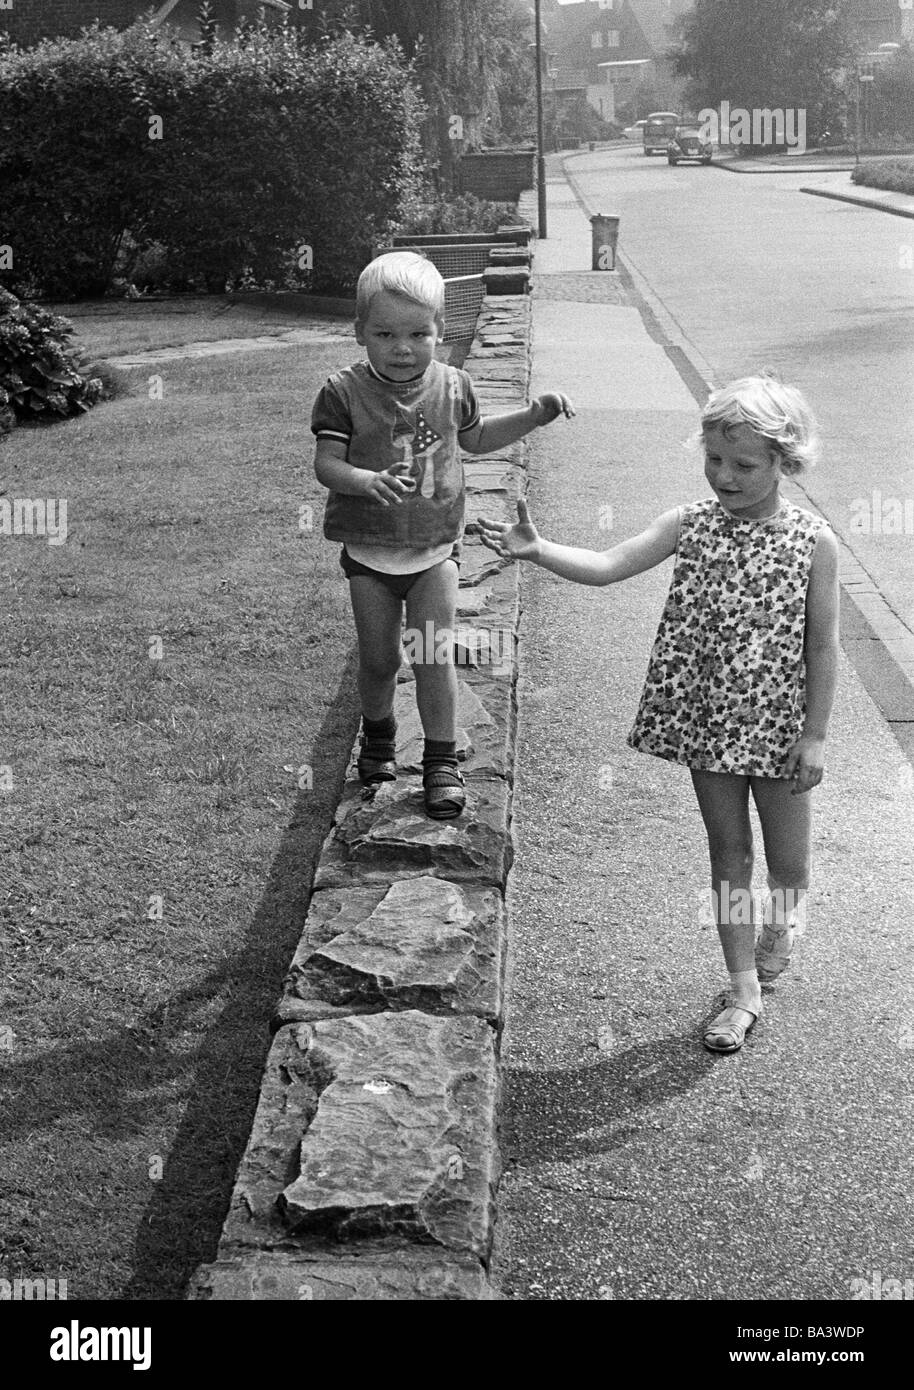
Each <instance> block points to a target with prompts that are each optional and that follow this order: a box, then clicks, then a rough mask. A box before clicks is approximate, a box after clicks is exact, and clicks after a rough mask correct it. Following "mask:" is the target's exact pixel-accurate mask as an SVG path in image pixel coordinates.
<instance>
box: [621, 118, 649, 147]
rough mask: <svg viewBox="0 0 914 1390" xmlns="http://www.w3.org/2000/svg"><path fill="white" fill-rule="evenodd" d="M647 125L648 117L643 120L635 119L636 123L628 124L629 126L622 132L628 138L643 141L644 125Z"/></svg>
mask: <svg viewBox="0 0 914 1390" xmlns="http://www.w3.org/2000/svg"><path fill="white" fill-rule="evenodd" d="M646 125H647V120H646V119H645V120H643V121H635V124H634V125H627V126H626V127H625V129H624V130H623V132H622V134H623V136H624V137H625V139H626V140H637V141H638V142H639V143H640V141H641V132H642V130H643V129H644V127H645V126H646Z"/></svg>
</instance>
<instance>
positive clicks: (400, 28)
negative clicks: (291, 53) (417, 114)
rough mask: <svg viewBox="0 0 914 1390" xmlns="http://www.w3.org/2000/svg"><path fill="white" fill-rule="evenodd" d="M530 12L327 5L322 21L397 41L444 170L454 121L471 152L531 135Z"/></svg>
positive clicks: (336, 0) (435, 2)
mask: <svg viewBox="0 0 914 1390" xmlns="http://www.w3.org/2000/svg"><path fill="white" fill-rule="evenodd" d="M529 10H530V6H529V5H528V4H526V3H525V0H323V3H322V5H321V8H320V15H319V17H317V22H319V23H320V24H321V25H322V26H328V27H331V28H333V27H340V26H348V27H354V28H365V27H367V28H368V29H370V31H371V32H372V33H373V34H374V35H376V36H377V37H379V38H389V37H396V39H397V40H398V41H399V43H400V44H401V45H402V47H403V51H404V53H405V55H406V57H407V58H408V59H409V60H411V61H412V62H413V63H414V64H415V70H416V73H417V76H418V79H419V82H420V85H421V88H422V93H423V96H424V98H425V101H426V105H427V107H428V110H429V127H428V130H427V143H428V147H429V150H430V151H432V150H434V152H435V153H436V154H437V156H438V157H439V158H440V159H441V160H442V162H443V163H444V164H447V163H448V160H449V156H450V154H451V147H452V146H453V145H454V143H455V142H454V141H453V139H452V138H451V127H450V120H451V117H452V116H461V117H462V118H463V119H464V126H465V129H467V131H468V133H469V136H470V138H469V140H468V144H469V145H470V146H473V145H483V144H494V143H496V142H497V141H498V140H504V139H509V140H510V139H513V140H518V139H521V138H526V137H528V136H529V135H530V133H531V132H532V129H533V119H534V114H533V105H532V81H531V79H532V74H533V71H534V69H533V58H532V55H531V52H530V50H529V49H528V44H530V43H531V42H532V40H533V26H532V18H531V15H530V13H529ZM468 117H470V118H471V119H469V120H468V119H467V118H468Z"/></svg>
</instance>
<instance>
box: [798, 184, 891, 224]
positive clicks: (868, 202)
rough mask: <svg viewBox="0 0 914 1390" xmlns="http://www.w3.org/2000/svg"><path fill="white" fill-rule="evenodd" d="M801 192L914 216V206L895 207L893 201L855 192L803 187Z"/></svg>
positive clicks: (815, 196) (858, 205)
mask: <svg viewBox="0 0 914 1390" xmlns="http://www.w3.org/2000/svg"><path fill="white" fill-rule="evenodd" d="M887 191H888V190H887ZM800 192H801V193H811V194H812V196H813V197H814V198H833V199H834V200H835V202H837V203H856V205H857V207H861V208H875V210H876V211H877V212H890V213H891V214H892V216H893V217H914V208H898V207H893V206H892V204H891V203H886V202H883V201H882V200H881V199H879V198H867V197H858V196H857V195H856V194H854V193H833V192H832V191H831V189H826V188H801V189H800Z"/></svg>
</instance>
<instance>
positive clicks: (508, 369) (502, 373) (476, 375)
mask: <svg viewBox="0 0 914 1390" xmlns="http://www.w3.org/2000/svg"><path fill="white" fill-rule="evenodd" d="M527 377H528V372H527V364H526V362H516V361H512V360H510V359H504V358H486V359H485V360H483V361H482V362H476V363H474V365H473V385H474V389H475V390H476V394H477V396H478V395H479V392H480V390H482V389H488V388H489V387H491V386H492V385H493V384H495V383H499V382H511V383H513V384H515V385H517V386H520V387H522V386H525V385H526V383H527Z"/></svg>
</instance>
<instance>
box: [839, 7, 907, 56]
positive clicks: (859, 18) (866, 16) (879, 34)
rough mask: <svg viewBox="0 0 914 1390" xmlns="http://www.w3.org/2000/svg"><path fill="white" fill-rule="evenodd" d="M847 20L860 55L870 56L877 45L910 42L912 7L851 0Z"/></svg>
mask: <svg viewBox="0 0 914 1390" xmlns="http://www.w3.org/2000/svg"><path fill="white" fill-rule="evenodd" d="M850 21H851V28H852V32H853V35H854V42H855V46H856V48H857V51H858V52H860V53H872V52H874V51H875V50H876V49H878V48H879V45H880V44H881V43H905V42H907V43H911V42H914V6H912V5H907V4H905V5H903V4H902V3H901V0H851V3H850Z"/></svg>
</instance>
